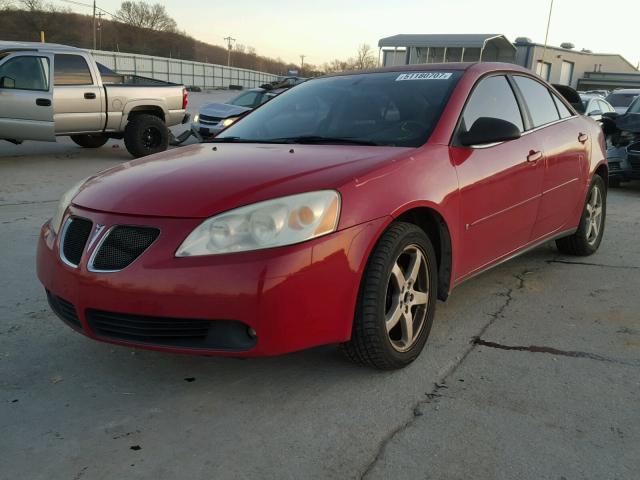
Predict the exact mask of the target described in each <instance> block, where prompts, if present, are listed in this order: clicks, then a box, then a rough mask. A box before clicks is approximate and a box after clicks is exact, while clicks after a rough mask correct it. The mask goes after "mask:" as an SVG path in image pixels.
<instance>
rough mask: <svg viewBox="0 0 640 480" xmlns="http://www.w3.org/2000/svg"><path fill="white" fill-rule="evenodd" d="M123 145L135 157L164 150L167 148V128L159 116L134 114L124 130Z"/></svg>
mask: <svg viewBox="0 0 640 480" xmlns="http://www.w3.org/2000/svg"><path fill="white" fill-rule="evenodd" d="M124 145H125V147H127V151H128V152H129V153H130V154H131V155H133V156H134V157H136V158H139V157H145V156H147V155H152V154H154V153H158V152H164V151H165V150H166V149H167V148H169V129H168V128H167V126H166V125H165V123H164V122H163V121H162V119H161V118H158V117H155V116H153V115H136V116H135V117H133V118H132V119H131V120H129V123H128V124H127V127H126V128H125V130H124Z"/></svg>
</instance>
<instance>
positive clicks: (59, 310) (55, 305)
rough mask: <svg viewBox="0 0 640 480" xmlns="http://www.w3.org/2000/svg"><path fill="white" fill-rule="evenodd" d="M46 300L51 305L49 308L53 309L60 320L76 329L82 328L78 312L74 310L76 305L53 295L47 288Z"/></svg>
mask: <svg viewBox="0 0 640 480" xmlns="http://www.w3.org/2000/svg"><path fill="white" fill-rule="evenodd" d="M47 300H48V301H49V306H50V307H51V310H53V313H55V314H56V315H57V316H58V317H60V319H61V320H62V321H64V322H65V323H67V324H69V325H70V326H71V327H73V328H75V329H76V330H81V329H82V326H81V324H80V319H79V318H78V313H77V312H76V307H74V306H73V304H72V303H70V302H67V301H66V300H63V299H62V298H60V297H57V296H55V295H53V294H52V293H51V292H50V291H48V290H47Z"/></svg>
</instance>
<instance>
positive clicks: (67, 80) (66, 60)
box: [54, 55, 93, 86]
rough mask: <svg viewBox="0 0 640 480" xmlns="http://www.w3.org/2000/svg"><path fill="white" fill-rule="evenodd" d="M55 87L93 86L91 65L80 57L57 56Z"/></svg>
mask: <svg viewBox="0 0 640 480" xmlns="http://www.w3.org/2000/svg"><path fill="white" fill-rule="evenodd" d="M54 72H55V73H54V85H57V86H64V85H93V78H92V77H91V71H90V70H89V65H87V62H86V60H85V59H84V58H82V57H81V56H80V55H56V58H55V62H54Z"/></svg>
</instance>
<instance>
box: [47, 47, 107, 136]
mask: <svg viewBox="0 0 640 480" xmlns="http://www.w3.org/2000/svg"><path fill="white" fill-rule="evenodd" d="M54 84H55V90H54V97H55V102H56V108H55V123H56V134H58V135H62V134H71V133H83V132H89V133H91V132H94V133H95V132H100V131H101V130H103V129H104V126H105V120H106V116H105V112H104V110H105V109H104V106H105V104H106V102H105V99H104V98H103V89H102V87H101V86H100V82H98V79H97V78H94V75H93V74H92V73H91V70H90V68H89V64H88V63H87V60H86V59H85V57H84V56H82V55H78V54H56V62H55V69H54Z"/></svg>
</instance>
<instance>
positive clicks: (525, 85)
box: [513, 76, 560, 128]
mask: <svg viewBox="0 0 640 480" xmlns="http://www.w3.org/2000/svg"><path fill="white" fill-rule="evenodd" d="M513 78H514V79H515V82H516V85H518V88H519V89H520V91H521V92H522V95H523V96H524V100H525V102H526V103H527V107H528V108H529V113H530V114H531V120H532V121H533V126H534V128H535V127H540V126H542V125H546V124H547V123H551V122H555V121H556V120H559V119H560V115H559V114H558V110H557V109H556V105H555V102H554V101H553V98H551V93H550V92H549V90H548V89H547V87H545V86H544V85H542V84H541V83H539V82H536V81H535V80H533V79H531V78H528V77H521V76H514V77H513Z"/></svg>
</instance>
